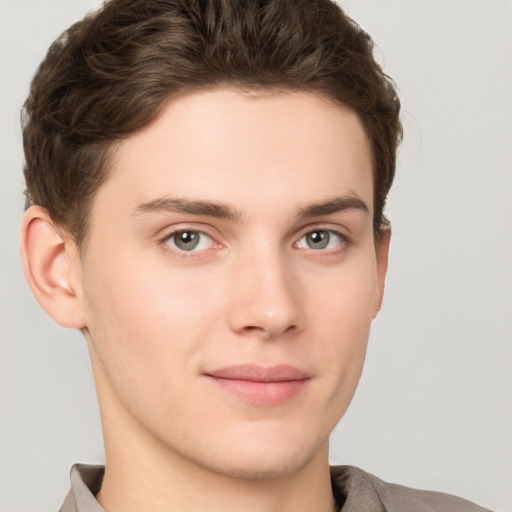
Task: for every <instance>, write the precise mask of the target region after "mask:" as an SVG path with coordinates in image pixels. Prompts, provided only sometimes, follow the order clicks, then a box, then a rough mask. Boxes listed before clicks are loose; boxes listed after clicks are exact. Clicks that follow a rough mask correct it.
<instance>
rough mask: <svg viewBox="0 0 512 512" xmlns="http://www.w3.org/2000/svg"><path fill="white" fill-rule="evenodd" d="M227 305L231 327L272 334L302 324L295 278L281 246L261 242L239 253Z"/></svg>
mask: <svg viewBox="0 0 512 512" xmlns="http://www.w3.org/2000/svg"><path fill="white" fill-rule="evenodd" d="M236 266H237V271H236V272H235V279H234V282H233V286H234V287H235V288H236V291H235V293H234V294H233V297H234V300H233V302H232V305H231V314H230V322H231V326H232V328H233V329H234V330H235V331H237V332H241V333H244V334H252V335H260V336H263V337H266V338H273V337H276V336H279V335H280V334H283V333H285V332H291V331H296V330H299V329H301V328H302V323H303V317H302V310H301V307H300V297H299V293H298V292H299V290H298V282H297V281H296V279H295V277H294V271H293V266H292V265H291V262H290V261H289V259H288V258H287V254H286V251H285V250H282V249H280V248H279V247H278V246H277V244H276V245H274V246H273V245H271V244H269V243H266V244H265V243H263V244H261V246H260V247H259V248H258V249H257V250H249V251H245V252H243V253H241V254H239V257H238V258H237V262H236Z"/></svg>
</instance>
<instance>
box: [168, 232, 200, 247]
mask: <svg viewBox="0 0 512 512" xmlns="http://www.w3.org/2000/svg"><path fill="white" fill-rule="evenodd" d="M174 243H175V244H176V246H177V247H179V248H180V249H182V250H184V251H190V250H191V249H195V247H197V244H198V243H199V235H198V234H197V233H194V232H193V231H183V232H182V233H178V234H177V235H176V236H175V239H174Z"/></svg>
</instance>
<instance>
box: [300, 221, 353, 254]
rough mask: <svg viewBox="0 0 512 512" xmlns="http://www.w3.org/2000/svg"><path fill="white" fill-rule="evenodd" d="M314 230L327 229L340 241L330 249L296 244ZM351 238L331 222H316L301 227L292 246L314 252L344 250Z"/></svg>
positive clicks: (324, 252)
mask: <svg viewBox="0 0 512 512" xmlns="http://www.w3.org/2000/svg"><path fill="white" fill-rule="evenodd" d="M315 231H327V232H330V233H333V234H335V235H336V236H337V237H339V239H340V243H339V244H338V246H337V247H336V248H331V249H311V248H306V247H298V244H299V243H300V241H301V240H302V239H303V238H304V237H305V236H307V235H308V234H310V233H314V232H315ZM350 243H351V239H350V237H349V236H348V235H347V234H346V233H345V232H344V230H343V229H342V228H341V227H340V226H333V225H332V224H329V225H326V224H317V225H311V224H310V225H308V226H305V227H304V228H302V229H301V231H300V234H299V236H298V237H296V238H295V242H294V243H293V246H294V247H296V248H297V249H300V250H304V251H312V252H315V253H323V254H326V253H331V254H333V253H336V252H339V251H340V250H345V249H346V248H347V246H348V245H350Z"/></svg>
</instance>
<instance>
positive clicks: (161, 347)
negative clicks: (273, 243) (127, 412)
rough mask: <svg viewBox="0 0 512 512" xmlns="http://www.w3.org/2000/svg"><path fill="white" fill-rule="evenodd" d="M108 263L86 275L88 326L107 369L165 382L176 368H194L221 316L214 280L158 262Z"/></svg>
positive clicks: (137, 378)
mask: <svg viewBox="0 0 512 512" xmlns="http://www.w3.org/2000/svg"><path fill="white" fill-rule="evenodd" d="M125 260H126V261H130V259H129V258H128V257H127V258H125ZM131 261H135V262H136V260H135V259H132V260H131ZM107 263H109V262H108V261H103V262H98V263H97V264H96V265H95V266H93V265H91V268H95V273H94V274H93V273H91V274H90V276H88V278H86V279H85V283H86V285H85V291H86V296H87V303H88V304H87V310H88V315H87V316H88V318H87V319H88V329H89V332H90V337H91V339H92V342H93V344H94V346H95V348H96V352H97V353H98V355H99V357H100V358H101V360H102V362H103V367H104V368H105V369H106V371H107V372H109V373H111V374H115V375H117V376H118V378H119V379H121V378H126V379H128V380H131V381H134V382H135V381H138V382H139V383H141V382H144V383H147V384H148V385H151V382H153V385H158V386H162V385H165V384H166V382H167V381H170V380H172V378H173V376H174V375H176V371H173V368H179V369H180V371H187V370H190V369H191V368H189V367H191V366H192V365H193V364H194V359H193V355H194V354H196V353H197V352H198V350H200V344H201V340H202V339H204V338H205V336H207V333H208V331H209V329H211V322H212V321H214V320H213V319H214V318H216V317H218V312H217V311H216V308H217V306H216V304H217V302H218V301H217V300H216V298H215V297H214V296H213V294H212V293H211V291H210V290H212V289H213V288H212V287H211V286H210V284H209V283H208V282H205V281H204V279H193V280H191V278H190V275H187V273H186V272H179V271H177V272H170V271H169V269H168V268H167V269H166V268H159V267H158V266H154V265H147V264H146V265H143V264H142V263H141V264H139V265H137V264H132V265H128V264H127V263H123V262H119V263H116V264H107ZM100 265H101V266H102V267H101V271H102V274H103V275H104V276H105V278H104V279H98V275H99V274H98V272H97V269H98V267H99V266H100ZM187 365H188V366H189V367H187Z"/></svg>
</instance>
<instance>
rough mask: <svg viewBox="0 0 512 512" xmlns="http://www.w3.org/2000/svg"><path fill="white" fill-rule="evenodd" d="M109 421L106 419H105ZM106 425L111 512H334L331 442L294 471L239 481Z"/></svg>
mask: <svg viewBox="0 0 512 512" xmlns="http://www.w3.org/2000/svg"><path fill="white" fill-rule="evenodd" d="M103 420H105V418H103ZM136 428H139V432H134V430H132V429H123V428H119V425H117V426H116V425H109V424H108V421H107V422H105V421H104V422H103V429H104V436H105V455H106V459H105V477H104V480H103V485H102V488H101V491H100V492H99V493H98V495H97V496H96V498H97V500H98V502H99V503H100V505H102V507H103V508H104V509H105V510H106V511H108V512H144V511H146V510H151V511H152V512H164V511H165V512H174V511H180V512H192V511H197V510H208V511H209V512H221V511H222V512H225V511H226V510H244V511H247V512H292V511H293V512H302V511H304V512H306V511H315V512H332V511H333V510H334V509H335V502H334V498H333V495H332V488H331V480H330V471H329V462H328V443H327V442H325V443H324V445H322V446H321V447H320V448H319V450H317V452H316V453H315V455H314V456H313V457H312V458H311V459H310V460H309V461H307V462H306V463H305V464H304V465H303V466H302V467H300V468H299V469H298V470H294V471H293V472H287V471H283V472H282V474H279V475H275V476H272V477H269V476H266V477H264V478H246V477H244V478H239V477H236V476H233V475H226V474H223V473H221V472H218V471H215V470H212V469H211V468H205V467H201V466H200V465H198V464H196V463H195V462H192V461H189V460H187V459H184V458H183V457H182V456H180V454H177V453H176V452H173V451H172V450H170V449H169V448H168V447H167V446H164V445H162V444H161V443H159V442H158V440H155V439H153V438H149V436H147V434H145V433H144V432H141V431H140V427H136Z"/></svg>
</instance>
